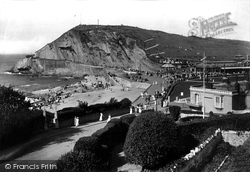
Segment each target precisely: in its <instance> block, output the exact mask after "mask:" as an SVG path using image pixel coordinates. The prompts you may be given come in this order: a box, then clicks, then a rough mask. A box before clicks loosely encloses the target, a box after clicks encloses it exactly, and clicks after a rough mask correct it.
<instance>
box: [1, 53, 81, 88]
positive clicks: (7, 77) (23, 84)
mask: <svg viewBox="0 0 250 172" xmlns="http://www.w3.org/2000/svg"><path fill="white" fill-rule="evenodd" d="M25 56H26V54H4V55H3V54H1V55H0V85H4V86H7V87H8V86H12V87H13V88H15V89H18V90H20V91H26V92H32V91H36V90H42V89H51V88H54V87H57V86H61V85H71V84H74V83H76V82H79V81H80V79H76V78H73V77H72V78H69V77H67V78H65V77H59V76H40V77H32V76H31V75H24V74H17V73H10V72H8V71H9V70H10V69H11V68H12V67H13V66H14V65H15V64H16V63H17V62H18V61H19V60H22V59H23V58H25Z"/></svg>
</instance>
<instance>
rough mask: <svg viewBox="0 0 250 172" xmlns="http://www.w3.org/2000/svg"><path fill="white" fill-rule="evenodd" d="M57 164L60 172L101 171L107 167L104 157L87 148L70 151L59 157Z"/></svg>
mask: <svg viewBox="0 0 250 172" xmlns="http://www.w3.org/2000/svg"><path fill="white" fill-rule="evenodd" d="M56 165H57V170H56V171H58V172H69V171H70V172H81V171H84V172H93V171H95V172H101V171H104V169H105V168H106V164H103V162H102V159H100V158H99V157H98V156H97V155H96V154H95V153H94V152H91V151H87V150H83V151H79V152H78V151H71V152H68V153H66V154H65V155H63V156H61V157H60V158H59V160H58V161H57V163H56Z"/></svg>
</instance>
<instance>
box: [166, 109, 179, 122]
mask: <svg viewBox="0 0 250 172" xmlns="http://www.w3.org/2000/svg"><path fill="white" fill-rule="evenodd" d="M180 111H181V107H180V106H169V112H170V116H171V117H172V118H173V119H174V120H175V121H177V120H178V119H179V117H180Z"/></svg>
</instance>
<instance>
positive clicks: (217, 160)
mask: <svg viewBox="0 0 250 172" xmlns="http://www.w3.org/2000/svg"><path fill="white" fill-rule="evenodd" d="M233 150H234V147H233V146H231V145H230V144H229V143H227V142H224V141H222V143H220V144H219V145H218V146H217V148H216V152H215V155H214V156H213V159H212V161H211V162H210V163H208V164H207V165H206V166H205V168H204V170H203V171H204V172H210V171H216V170H217V169H218V167H219V166H220V164H221V162H222V161H223V160H224V159H225V157H226V156H227V155H229V154H231V152H232V151H233Z"/></svg>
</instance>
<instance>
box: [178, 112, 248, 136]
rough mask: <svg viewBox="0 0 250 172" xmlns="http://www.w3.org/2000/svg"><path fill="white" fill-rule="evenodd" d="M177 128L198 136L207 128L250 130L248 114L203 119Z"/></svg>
mask: <svg viewBox="0 0 250 172" xmlns="http://www.w3.org/2000/svg"><path fill="white" fill-rule="evenodd" d="M178 127H179V128H182V129H183V130H186V132H188V133H191V134H195V135H199V134H200V133H203V132H204V131H205V130H207V129H208V128H209V127H215V128H220V129H223V130H237V131H249V130H250V114H240V115H238V114H233V115H224V116H222V117H218V118H205V119H200V120H195V121H189V122H185V123H180V124H178Z"/></svg>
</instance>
